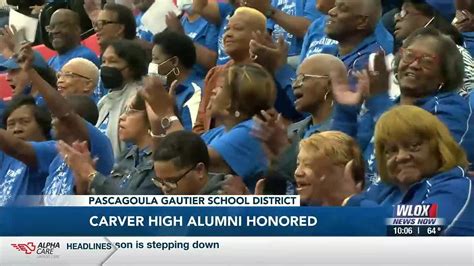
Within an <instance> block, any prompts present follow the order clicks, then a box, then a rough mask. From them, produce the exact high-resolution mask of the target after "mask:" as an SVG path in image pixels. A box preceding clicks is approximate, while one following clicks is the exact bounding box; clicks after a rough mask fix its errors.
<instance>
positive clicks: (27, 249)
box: [12, 242, 36, 254]
mask: <svg viewBox="0 0 474 266" xmlns="http://www.w3.org/2000/svg"><path fill="white" fill-rule="evenodd" d="M12 247H14V248H15V249H16V250H18V251H20V252H24V253H25V254H31V253H33V252H34V251H35V250H36V246H35V244H33V242H28V243H26V244H12Z"/></svg>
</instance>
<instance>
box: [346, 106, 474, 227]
mask: <svg viewBox="0 0 474 266" xmlns="http://www.w3.org/2000/svg"><path fill="white" fill-rule="evenodd" d="M375 152H376V158H377V165H378V169H379V173H380V181H379V182H377V183H375V184H373V185H372V186H370V189H368V190H367V191H366V192H365V193H362V194H360V195H356V196H353V197H351V198H350V199H349V201H348V204H347V205H349V206H377V205H379V206H380V205H381V206H393V205H398V204H413V205H416V204H436V205H438V209H437V210H438V217H441V218H443V219H444V220H445V223H446V225H447V227H448V228H449V227H450V226H451V224H452V223H453V221H455V220H456V218H457V217H458V216H459V215H462V213H463V212H464V211H465V206H466V204H467V203H468V201H469V198H470V197H471V191H470V189H471V187H472V186H473V184H472V180H471V179H470V178H469V177H467V176H466V173H467V172H465V171H466V169H467V167H468V161H467V158H466V154H465V152H464V151H463V149H462V148H461V147H460V146H459V144H457V142H456V140H455V139H454V138H453V137H452V135H451V132H450V131H449V130H448V128H447V127H446V125H445V124H444V123H442V122H441V121H440V120H439V119H438V118H437V117H436V116H434V115H433V114H431V113H429V112H428V111H426V110H423V109H421V108H419V107H416V106H410V105H403V106H398V107H395V108H393V109H391V110H390V111H388V112H386V113H384V114H383V115H382V116H381V117H380V119H379V120H378V121H377V125H376V126H375ZM473 219H474V217H470V220H471V221H472V220H473Z"/></svg>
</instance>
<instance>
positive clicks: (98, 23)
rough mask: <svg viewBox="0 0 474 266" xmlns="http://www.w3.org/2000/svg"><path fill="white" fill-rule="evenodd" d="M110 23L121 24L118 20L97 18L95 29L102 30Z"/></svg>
mask: <svg viewBox="0 0 474 266" xmlns="http://www.w3.org/2000/svg"><path fill="white" fill-rule="evenodd" d="M109 24H120V23H119V22H118V21H110V20H97V21H96V22H94V24H93V26H94V30H95V31H100V30H102V29H103V28H104V26H106V25H109Z"/></svg>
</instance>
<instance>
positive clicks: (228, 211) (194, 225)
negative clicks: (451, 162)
mask: <svg viewBox="0 0 474 266" xmlns="http://www.w3.org/2000/svg"><path fill="white" fill-rule="evenodd" d="M392 211H393V209H392V208H388V209H386V208H351V207H331V208H316V207H15V208H13V207H10V208H9V207H6V208H0V236H386V235H387V234H389V233H390V232H389V230H388V227H387V225H386V221H385V219H386V218H387V217H389V216H391V215H390V214H391V213H392Z"/></svg>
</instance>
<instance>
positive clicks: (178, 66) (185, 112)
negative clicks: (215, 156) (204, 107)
mask: <svg viewBox="0 0 474 266" xmlns="http://www.w3.org/2000/svg"><path fill="white" fill-rule="evenodd" d="M153 44H154V46H153V50H152V62H151V63H150V65H149V67H148V75H153V76H156V77H158V78H160V79H161V81H162V83H163V85H164V86H165V87H168V88H169V87H170V85H171V83H173V82H175V81H176V83H177V84H176V85H177V86H176V89H175V91H174V93H175V97H176V107H177V109H178V116H179V118H180V119H181V122H182V123H183V126H184V128H185V129H186V130H192V128H193V126H194V123H195V122H196V118H197V114H198V110H199V104H200V103H201V87H202V80H201V79H200V78H199V77H198V76H196V74H195V72H194V71H192V68H193V66H194V64H195V63H196V50H195V48H194V44H193V42H192V40H191V39H190V38H189V37H188V36H186V35H182V34H179V33H176V32H173V31H164V32H162V33H159V34H157V35H156V36H155V37H154V38H153Z"/></svg>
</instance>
